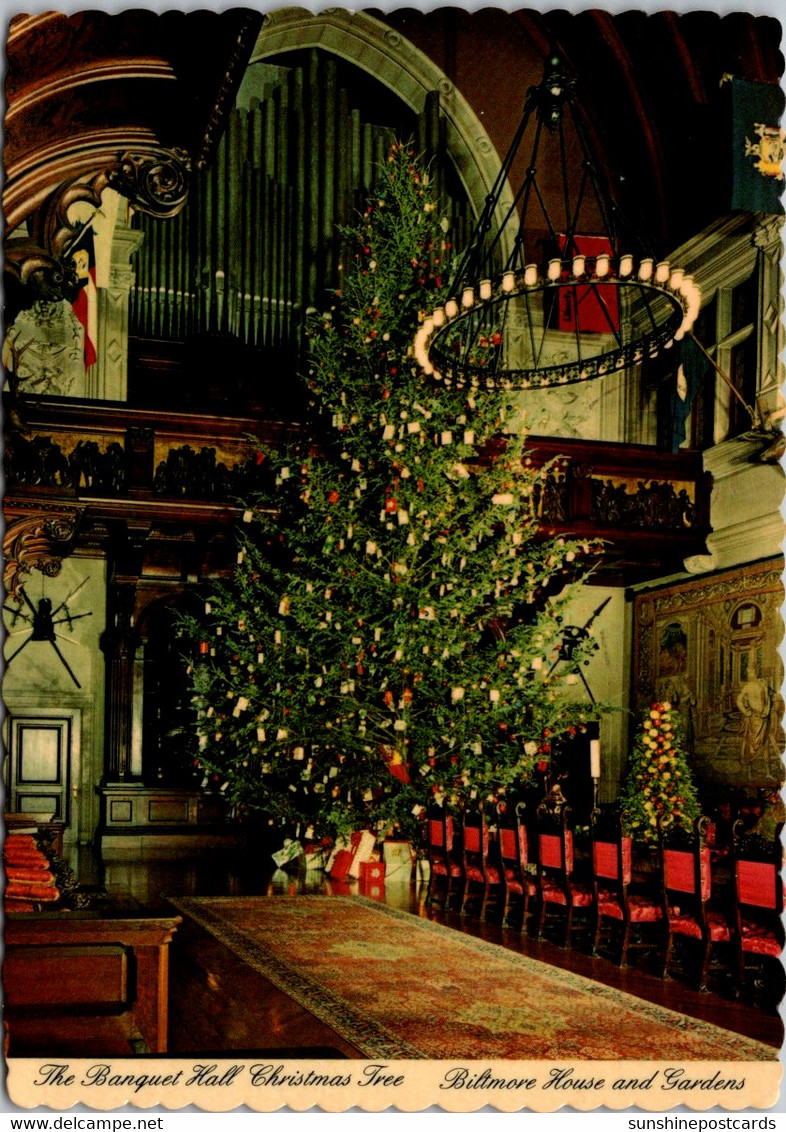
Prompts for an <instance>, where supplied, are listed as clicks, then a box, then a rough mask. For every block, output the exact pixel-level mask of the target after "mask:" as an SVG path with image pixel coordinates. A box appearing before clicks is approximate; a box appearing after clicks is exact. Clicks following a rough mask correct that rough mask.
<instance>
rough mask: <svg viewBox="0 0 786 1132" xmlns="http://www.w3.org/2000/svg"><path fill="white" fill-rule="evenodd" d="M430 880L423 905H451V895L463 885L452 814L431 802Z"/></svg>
mask: <svg viewBox="0 0 786 1132" xmlns="http://www.w3.org/2000/svg"><path fill="white" fill-rule="evenodd" d="M426 838H427V849H428V861H429V881H428V891H427V893H426V904H427V905H430V904H434V905H441V906H444V907H445V908H446V909H447V908H449V906H450V901H451V898H452V897H453V896H454V895H455V893H456V892H457V891H458V892H460V891H461V889H462V888H463V883H464V867H463V864H462V862H461V853H460V848H459V846H460V840H457V837H456V826H455V820H454V817H453V814H452V813H450V811H449V810H448V808H447V806H439V805H437V804H436V803H432V805H431V806H429V809H428V814H427V817H426Z"/></svg>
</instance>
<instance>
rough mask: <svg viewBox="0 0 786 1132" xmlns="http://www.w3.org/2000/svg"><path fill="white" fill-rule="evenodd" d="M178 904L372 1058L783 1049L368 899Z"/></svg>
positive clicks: (734, 1057)
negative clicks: (771, 1046) (773, 1047)
mask: <svg viewBox="0 0 786 1132" xmlns="http://www.w3.org/2000/svg"><path fill="white" fill-rule="evenodd" d="M170 903H172V904H173V905H174V906H175V907H177V909H178V910H179V911H180V912H182V913H184V914H185V915H186V916H190V917H191V918H192V919H193V920H195V921H196V922H197V923H198V924H201V925H202V927H204V928H205V929H206V930H207V931H209V932H210V933H211V934H212V935H213V936H215V937H216V938H217V939H219V940H220V941H221V942H222V943H223V944H225V945H226V946H227V947H228V948H230V949H231V950H232V951H233V952H234V953H235V954H236V955H237V956H238V957H239V958H240V959H242V960H244V961H245V962H246V963H248V964H250V965H251V966H252V967H253V968H254V969H255V970H257V971H259V972H260V973H261V974H262V975H264V976H265V977H266V978H267V979H269V980H270V981H271V982H272V983H273V984H274V985H275V986H276V987H278V988H280V989H281V990H283V991H285V992H286V993H287V994H288V995H290V996H291V997H292V998H293V999H294V1000H295V1001H296V1002H298V1003H299V1004H300V1005H301V1006H303V1007H305V1008H306V1009H307V1010H308V1011H310V1013H311V1014H313V1015H315V1016H316V1017H317V1018H319V1019H321V1020H322V1021H324V1022H327V1023H328V1024H329V1025H330V1026H332V1027H333V1029H334V1030H336V1031H337V1032H338V1033H339V1034H340V1035H341V1036H342V1037H343V1038H345V1039H346V1040H347V1041H349V1042H351V1043H352V1044H353V1045H355V1046H356V1047H357V1048H358V1049H360V1050H362V1051H363V1053H364V1054H365V1056H367V1057H374V1058H379V1057H384V1058H431V1059H441V1060H447V1059H450V1060H454V1059H459V1058H463V1059H469V1058H471V1059H474V1060H477V1059H480V1058H483V1059H513V1060H540V1059H544V1060H555V1059H559V1058H566V1059H567V1058H572V1059H583V1060H594V1059H615V1060H617V1059H619V1058H625V1059H630V1060H648V1061H649V1060H657V1061H662V1060H675V1061H676V1060H679V1061H698V1060H718V1059H721V1060H727V1061H770V1060H774V1059H776V1058H777V1056H778V1055H777V1051H775V1050H774V1049H772V1048H770V1047H769V1046H766V1045H764V1044H762V1043H761V1042H757V1041H753V1040H752V1039H750V1038H745V1037H742V1036H740V1035H739V1034H735V1033H732V1032H731V1031H728V1030H723V1029H720V1028H719V1027H717V1026H713V1025H710V1024H709V1023H707V1022H701V1021H698V1020H696V1019H693V1018H688V1017H686V1016H685V1015H683V1014H679V1013H676V1012H675V1011H672V1010H667V1009H664V1008H663V1007H660V1006H657V1005H654V1004H652V1003H649V1002H645V1001H644V1000H642V999H638V998H635V997H634V996H633V995H629V994H626V993H624V992H623V991H618V990H615V989H613V988H611V987H606V986H603V985H601V984H599V983H595V982H592V981H591V980H590V979H586V978H584V977H582V976H581V975H575V974H573V973H571V972H569V971H562V970H559V969H558V968H555V967H550V966H548V965H547V964H545V963H541V962H538V961H537V960H535V959H530V958H528V957H526V956H523V955H519V954H517V953H515V952H512V951H507V950H506V949H505V948H502V947H499V946H497V945H496V944H493V943H486V942H484V941H483V940H478V939H475V938H473V937H472V936H468V935H463V934H462V933H460V932H456V931H453V930H451V929H450V928H445V927H442V926H441V925H439V924H434V923H432V922H431V921H429V920H421V919H418V917H416V916H413V915H410V914H409V913H406V912H399V911H396V910H395V909H392V908H388V907H386V906H384V905H382V904H379V903H377V902H375V901H372V900H366V899H365V898H363V897H335V896H327V897H326V896H294V897H287V896H274V897H265V896H247V897H233V896H227V897H223V896H220V897H202V898H188V899H185V898H180V899H177V900H174V899H173V900H171V901H170Z"/></svg>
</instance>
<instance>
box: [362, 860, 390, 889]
mask: <svg viewBox="0 0 786 1132" xmlns="http://www.w3.org/2000/svg"><path fill="white" fill-rule="evenodd" d="M360 880H361V883H362V884H383V883H384V881H385V862H384V861H363V863H362V864H361V866H360Z"/></svg>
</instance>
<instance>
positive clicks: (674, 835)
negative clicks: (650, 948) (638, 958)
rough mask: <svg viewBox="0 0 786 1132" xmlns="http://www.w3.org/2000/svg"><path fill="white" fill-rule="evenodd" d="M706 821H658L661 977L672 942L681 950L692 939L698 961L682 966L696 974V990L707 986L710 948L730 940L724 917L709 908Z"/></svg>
mask: <svg viewBox="0 0 786 1132" xmlns="http://www.w3.org/2000/svg"><path fill="white" fill-rule="evenodd" d="M708 825H709V821H708V819H707V818H706V817H700V818H698V819H697V820H696V821H695V822H694V823H693V824H692V825H688V826H684V825H682V824H680V823H679V822H678V821H675V820H673V819H672V818H671V816H670V815H667V816H664V817H663V818H661V820H660V822H659V824H658V831H659V837H660V867H661V879H662V884H663V916H664V921H665V926H666V953H665V956H664V960H663V975H664V978H665V977H667V976H668V974H669V971H670V970H671V968H672V960H673V958H674V944H675V940H676V939H677V938H679V939H680V940H681V941H682V943H683V944H686V945H688V946H686V947H685V950H686V952H687V951H688V949H689V941H695V949H697V950H698V963H695V964H694V963H691V964H689V965H688V964H685V965H684V969H685V971H686V972H687V973H689V974H690V973H692V972H694V971H697V972H698V976H697V978H696V979H695V981H696V984H697V987H698V989H699V990H706V989H707V973H708V970H709V961H710V952H711V950H712V948H713V947H714V946H715V945H716V944H729V943H730V942H731V928H730V926H729V921H728V919H727V918H726V917H725V916H724V915H723V913H722V912H720V911H716V910H711V909H710V896H711V893H712V876H711V873H710V849H709V846H708V845H706V844H705V840H704V838H705V833H706V830H707V826H708Z"/></svg>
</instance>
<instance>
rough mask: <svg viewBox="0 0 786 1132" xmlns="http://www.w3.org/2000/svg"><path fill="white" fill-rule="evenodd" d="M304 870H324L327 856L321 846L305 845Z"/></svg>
mask: <svg viewBox="0 0 786 1132" xmlns="http://www.w3.org/2000/svg"><path fill="white" fill-rule="evenodd" d="M305 858H306V869H307V870H310V869H324V867H325V861H326V859H327V854H326V851H325V848H324V847H323V846H322V845H313V844H307V845H306V847H305Z"/></svg>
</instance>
